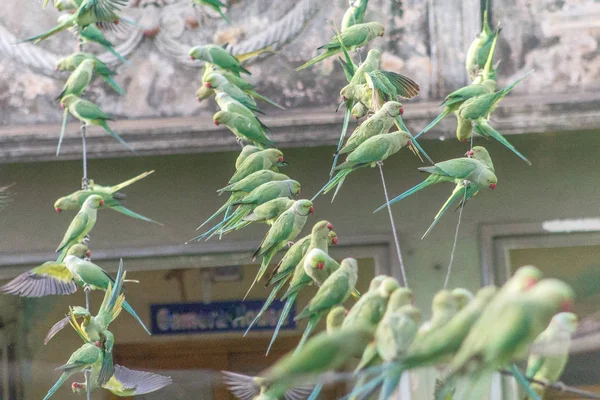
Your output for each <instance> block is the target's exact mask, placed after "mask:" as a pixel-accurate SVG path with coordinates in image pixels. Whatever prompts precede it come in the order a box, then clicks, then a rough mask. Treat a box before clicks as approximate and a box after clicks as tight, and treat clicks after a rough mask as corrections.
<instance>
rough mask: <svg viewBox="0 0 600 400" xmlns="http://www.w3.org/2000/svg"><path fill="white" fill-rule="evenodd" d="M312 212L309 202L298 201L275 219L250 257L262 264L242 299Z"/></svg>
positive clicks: (292, 238) (302, 226)
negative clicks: (259, 258) (260, 258)
mask: <svg viewBox="0 0 600 400" xmlns="http://www.w3.org/2000/svg"><path fill="white" fill-rule="evenodd" d="M314 211H315V209H314V208H313V204H312V202H311V201H310V200H298V201H296V202H295V203H294V205H293V206H292V207H290V208H289V209H288V210H286V211H285V212H283V214H281V215H280V216H279V217H278V218H277V220H276V221H275V222H274V223H273V225H272V226H271V229H269V232H267V234H266V235H265V238H264V239H263V241H262V243H261V244H260V246H259V248H258V249H257V250H256V251H255V252H254V254H253V255H252V261H254V260H256V258H257V257H262V262H261V265H260V268H259V270H258V273H257V274H256V278H254V281H253V282H252V284H251V285H250V288H249V289H248V292H246V296H244V298H246V297H247V296H248V294H249V293H250V291H251V290H252V287H253V286H254V285H255V284H256V282H258V281H259V280H260V279H261V278H262V277H263V275H264V274H265V272H266V271H267V268H269V263H270V262H271V259H272V258H273V256H274V255H275V254H277V252H278V251H279V250H281V249H283V248H284V247H285V246H286V245H287V244H288V243H290V242H292V241H293V240H294V239H296V237H297V236H298V235H299V234H300V231H302V228H304V225H305V224H306V220H307V219H308V215H309V214H312V213H313V212H314Z"/></svg>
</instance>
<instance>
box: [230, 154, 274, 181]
mask: <svg viewBox="0 0 600 400" xmlns="http://www.w3.org/2000/svg"><path fill="white" fill-rule="evenodd" d="M242 153H244V151H243V150H242ZM241 156H242V154H240V157H241ZM238 159H239V157H238ZM236 165H237V161H236ZM279 165H286V163H285V162H284V161H283V153H282V152H281V151H280V150H278V149H266V150H260V151H256V152H253V153H251V154H249V155H247V156H246V158H245V159H244V160H243V161H242V162H241V163H240V164H239V167H236V170H235V173H234V174H233V176H232V177H231V179H229V182H228V184H230V185H231V184H232V183H236V182H238V181H241V180H242V179H244V178H245V177H247V176H248V175H250V174H251V173H253V172H256V171H260V170H261V169H272V168H273V167H274V166H279Z"/></svg>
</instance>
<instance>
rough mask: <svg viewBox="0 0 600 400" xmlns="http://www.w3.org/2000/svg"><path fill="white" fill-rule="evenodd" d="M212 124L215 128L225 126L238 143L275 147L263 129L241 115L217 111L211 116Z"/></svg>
mask: <svg viewBox="0 0 600 400" xmlns="http://www.w3.org/2000/svg"><path fill="white" fill-rule="evenodd" d="M213 122H214V124H215V125H217V126H219V125H221V124H223V125H225V126H226V127H227V128H228V129H229V130H230V131H231V132H233V134H234V135H235V136H236V138H237V141H238V143H241V142H242V141H245V142H250V143H252V144H254V145H256V146H258V147H261V148H268V147H275V144H274V143H273V142H272V141H271V139H269V138H268V137H267V135H266V133H265V130H264V128H263V127H261V126H260V125H259V124H257V123H256V122H255V121H254V120H251V119H248V118H246V117H245V116H243V115H241V114H236V113H231V112H228V111H218V112H217V113H216V114H215V115H214V116H213Z"/></svg>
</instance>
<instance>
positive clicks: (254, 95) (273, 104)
mask: <svg viewBox="0 0 600 400" xmlns="http://www.w3.org/2000/svg"><path fill="white" fill-rule="evenodd" d="M248 94H249V95H250V96H252V97H255V98H257V99H259V100H262V101H264V102H265V103H269V104H270V105H272V106H274V107H277V108H279V109H280V110H285V107H284V106H282V105H281V104H277V103H276V102H274V101H273V100H271V99H269V98H268V97H266V96H263V95H262V94H260V93H257V92H255V91H254V90H248ZM259 122H260V121H259Z"/></svg>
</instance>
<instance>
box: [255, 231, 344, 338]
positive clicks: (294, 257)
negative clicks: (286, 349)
mask: <svg viewBox="0 0 600 400" xmlns="http://www.w3.org/2000/svg"><path fill="white" fill-rule="evenodd" d="M329 225H330V223H329V222H327V221H320V222H317V223H316V224H315V225H314V226H313V229H312V232H311V234H310V235H307V236H305V237H303V238H302V239H300V240H297V241H296V243H294V244H293V245H292V247H290V248H289V249H288V251H287V252H286V253H285V255H284V256H283V257H282V259H281V261H279V263H278V264H277V266H276V267H275V269H274V270H273V272H272V273H271V276H270V277H269V280H268V281H267V286H269V285H275V287H274V288H273V290H271V294H269V297H268V298H267V300H265V304H264V305H263V307H262V308H261V310H260V311H259V312H258V314H256V317H255V318H254V320H253V321H252V322H251V323H250V325H249V326H248V329H247V330H246V333H244V336H245V335H247V334H248V332H249V331H250V329H251V328H252V326H253V325H254V324H255V323H256V321H258V319H259V318H260V317H261V316H262V314H263V313H264V312H265V311H266V310H267V309H268V308H269V306H270V305H271V303H273V300H274V299H275V296H277V294H278V293H279V291H280V290H281V289H282V288H283V286H284V285H285V284H286V282H287V281H288V280H289V279H290V277H291V275H292V273H293V272H294V270H295V269H296V268H297V266H298V265H304V264H303V263H304V259H305V258H304V255H305V254H306V253H307V251H308V249H309V248H310V247H311V246H315V247H316V246H319V247H318V248H324V249H325V251H327V249H328V246H329V245H332V244H334V245H335V244H337V242H338V239H337V235H336V233H335V232H334V231H332V230H329ZM325 234H326V235H327V236H326V237H323V236H325ZM313 237H314V238H315V239H314V244H313ZM294 300H295V297H294ZM291 304H293V301H292V303H291ZM290 308H291V306H290V307H289V308H288V307H287V304H286V306H284V310H283V311H282V313H281V316H280V319H279V323H278V328H279V327H280V324H282V323H283V321H285V320H286V319H287V316H288V315H289V309H290ZM278 328H276V333H277V332H278V331H279V329H278ZM276 336H277V335H276V334H275V335H274V338H275V337H276ZM274 338H273V340H274Z"/></svg>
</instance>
